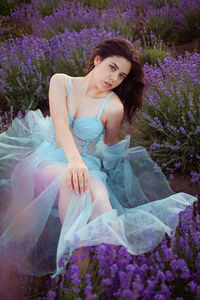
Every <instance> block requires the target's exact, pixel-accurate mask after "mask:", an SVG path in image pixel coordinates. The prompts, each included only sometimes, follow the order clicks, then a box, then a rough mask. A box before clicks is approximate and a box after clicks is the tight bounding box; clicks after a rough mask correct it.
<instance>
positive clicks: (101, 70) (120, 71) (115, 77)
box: [93, 56, 131, 90]
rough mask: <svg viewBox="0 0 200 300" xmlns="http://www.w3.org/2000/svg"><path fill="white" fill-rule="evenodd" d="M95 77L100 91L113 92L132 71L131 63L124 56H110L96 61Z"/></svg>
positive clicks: (97, 58)
mask: <svg viewBox="0 0 200 300" xmlns="http://www.w3.org/2000/svg"><path fill="white" fill-rule="evenodd" d="M94 65H95V68H94V69H93V70H94V77H95V80H96V83H97V85H98V87H99V89H101V90H102V89H103V90H112V89H114V88H115V87H117V86H118V85H119V84H120V83H121V82H122V81H123V80H124V79H125V78H126V76H127V75H128V73H129V72H130V70H131V63H130V61H128V60H127V59H126V58H124V57H122V56H110V57H107V58H105V59H104V60H102V59H101V57H100V56H96V57H95V59H94Z"/></svg>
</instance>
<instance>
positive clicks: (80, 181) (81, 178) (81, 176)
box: [78, 173, 85, 193]
mask: <svg viewBox="0 0 200 300" xmlns="http://www.w3.org/2000/svg"><path fill="white" fill-rule="evenodd" d="M78 185H79V190H80V193H84V192H85V189H84V174H83V173H82V174H81V173H79V174H78Z"/></svg>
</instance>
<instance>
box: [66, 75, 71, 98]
mask: <svg viewBox="0 0 200 300" xmlns="http://www.w3.org/2000/svg"><path fill="white" fill-rule="evenodd" d="M70 87H71V77H70V76H68V88H67V92H66V96H67V95H68V94H69V90H70Z"/></svg>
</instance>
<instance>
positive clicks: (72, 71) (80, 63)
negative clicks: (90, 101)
mask: <svg viewBox="0 0 200 300" xmlns="http://www.w3.org/2000/svg"><path fill="white" fill-rule="evenodd" d="M83 51H84V50H83V49H77V50H76V51H74V52H73V53H72V55H71V59H69V57H67V58H66V57H65V56H64V55H62V56H60V57H59V59H57V60H56V62H55V70H56V71H55V72H56V73H65V74H69V75H71V76H83V75H84V69H85V67H86V65H85V60H84V55H83Z"/></svg>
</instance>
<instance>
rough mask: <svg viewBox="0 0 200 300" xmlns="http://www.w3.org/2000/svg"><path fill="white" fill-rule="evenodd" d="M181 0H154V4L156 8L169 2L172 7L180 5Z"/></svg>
mask: <svg viewBox="0 0 200 300" xmlns="http://www.w3.org/2000/svg"><path fill="white" fill-rule="evenodd" d="M179 2H180V0H154V1H153V3H152V6H153V7H154V8H162V7H164V6H165V5H166V4H169V6H170V7H178V4H179Z"/></svg>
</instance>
